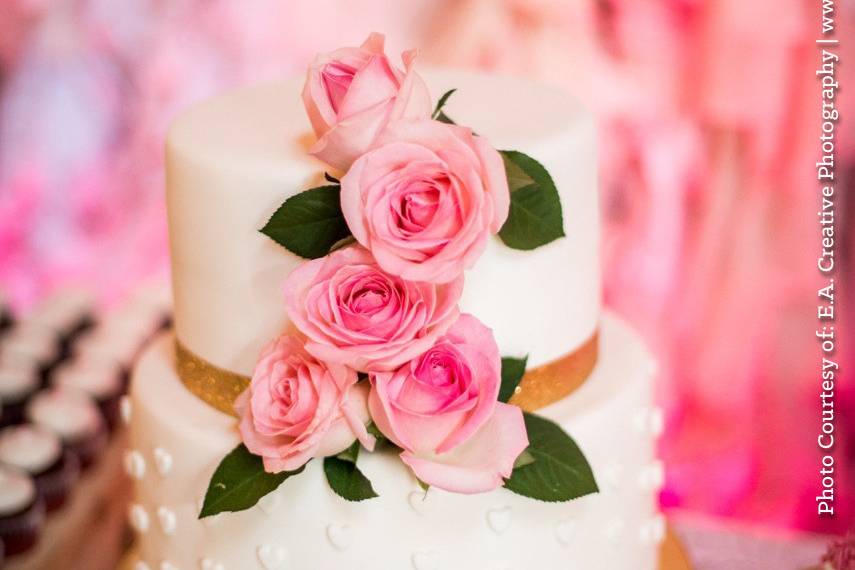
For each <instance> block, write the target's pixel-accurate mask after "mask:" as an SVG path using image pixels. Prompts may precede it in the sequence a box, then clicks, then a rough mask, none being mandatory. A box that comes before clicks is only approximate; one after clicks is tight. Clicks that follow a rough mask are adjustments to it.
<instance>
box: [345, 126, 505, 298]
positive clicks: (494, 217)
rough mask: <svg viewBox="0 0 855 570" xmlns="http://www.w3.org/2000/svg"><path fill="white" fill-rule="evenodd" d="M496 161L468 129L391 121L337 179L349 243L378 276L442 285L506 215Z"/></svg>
mask: <svg viewBox="0 0 855 570" xmlns="http://www.w3.org/2000/svg"><path fill="white" fill-rule="evenodd" d="M509 203H510V194H509V192H508V182H507V178H506V176H505V167H504V164H503V163H502V157H501V156H500V155H499V153H498V152H496V150H495V149H494V148H493V147H491V146H490V144H489V143H487V141H485V140H484V139H482V138H480V137H476V136H474V135H473V134H472V131H470V130H469V129H467V128H464V127H458V126H456V125H448V124H445V123H441V122H439V121H431V120H405V121H397V122H395V123H390V125H389V126H388V127H387V128H386V130H385V131H384V132H383V133H382V134H381V135H380V136H379V137H378V140H377V143H376V145H375V147H374V148H373V149H372V150H370V151H368V152H367V153H366V154H364V155H362V156H361V157H360V158H358V159H357V160H356V162H354V163H353V166H352V167H351V168H350V170H349V171H348V173H347V175H346V176H344V177H343V178H342V180H341V205H342V211H343V212H344V217H345V219H346V220H347V225H348V226H349V227H350V231H351V232H352V233H353V236H354V237H355V238H356V240H357V241H358V242H359V243H361V244H362V245H364V246H365V247H367V248H368V249H369V250H371V253H372V254H373V255H374V257H375V259H376V260H377V263H378V264H379V265H380V267H382V268H383V270H384V271H386V272H388V273H391V274H393V275H399V276H400V277H402V278H404V279H409V280H413V281H430V282H432V283H446V282H449V281H452V280H454V279H456V278H457V277H458V276H459V275H460V274H461V273H463V270H464V269H468V268H470V267H472V265H474V264H475V262H476V261H477V260H478V258H479V257H480V255H481V254H482V253H483V252H484V248H485V247H486V245H487V238H488V237H489V236H490V235H491V234H495V233H497V232H498V231H499V230H500V229H501V227H502V224H504V223H505V220H506V219H507V217H508V208H509Z"/></svg>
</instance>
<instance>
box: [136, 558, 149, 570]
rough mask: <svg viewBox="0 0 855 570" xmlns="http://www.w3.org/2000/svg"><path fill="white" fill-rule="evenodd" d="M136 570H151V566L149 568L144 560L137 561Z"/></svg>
mask: <svg viewBox="0 0 855 570" xmlns="http://www.w3.org/2000/svg"><path fill="white" fill-rule="evenodd" d="M134 570H151V566H149V565H148V564H146V563H145V562H143V561H142V560H137V561H136V563H135V564H134Z"/></svg>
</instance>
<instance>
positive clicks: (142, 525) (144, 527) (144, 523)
mask: <svg viewBox="0 0 855 570" xmlns="http://www.w3.org/2000/svg"><path fill="white" fill-rule="evenodd" d="M128 520H129V521H130V523H131V526H132V527H134V530H136V531H137V532H138V533H140V534H143V533H145V532H147V531H148V527H149V520H148V513H147V512H146V510H145V508H144V507H143V506H142V505H139V504H133V505H131V507H130V509H129V510H128Z"/></svg>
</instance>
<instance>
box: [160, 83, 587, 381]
mask: <svg viewBox="0 0 855 570" xmlns="http://www.w3.org/2000/svg"><path fill="white" fill-rule="evenodd" d="M425 79H426V81H427V83H428V86H429V87H430V89H431V92H432V93H433V95H434V97H438V96H439V94H441V93H443V92H444V91H445V90H446V89H451V88H457V92H456V93H455V94H454V96H453V97H452V98H451V99H450V101H449V104H448V106H447V107H446V110H447V112H448V113H449V114H450V115H451V116H452V117H454V119H455V120H457V121H458V122H459V123H460V124H464V125H467V126H470V127H471V128H473V129H474V130H475V132H476V133H478V134H480V135H483V136H485V137H486V139H487V140H489V141H490V143H491V144H492V145H493V146H495V147H496V148H497V149H508V148H510V149H516V150H520V151H522V152H525V153H527V154H529V155H530V156H532V157H533V158H535V159H537V160H538V161H540V162H541V163H542V164H543V165H544V166H545V167H546V168H547V170H548V171H549V172H550V173H551V175H552V177H553V179H554V181H555V184H556V186H557V188H558V191H559V195H560V200H561V204H562V207H563V213H564V218H563V223H564V232H565V234H566V237H564V238H561V239H558V240H556V241H554V242H552V243H550V244H548V245H546V246H544V247H540V248H538V249H536V250H533V251H519V250H513V249H510V248H509V247H507V246H505V245H504V244H503V243H502V242H501V241H500V240H499V238H498V237H493V238H491V239H490V240H489V243H488V246H487V249H486V251H485V252H484V254H483V256H482V257H481V258H480V260H479V261H478V262H477V264H476V265H475V267H474V268H473V269H472V270H470V271H468V272H467V273H466V287H465V288H464V295H463V298H462V300H461V309H462V310H463V311H464V312H469V313H472V314H474V315H475V316H476V317H478V318H479V319H480V320H481V321H482V322H484V323H485V324H486V325H487V326H489V327H490V328H492V329H493V331H494V333H495V336H496V340H497V342H498V345H499V348H500V350H501V351H502V354H504V355H515V356H522V355H525V354H528V355H529V360H528V364H529V366H530V367H536V366H539V365H541V364H544V363H546V362H549V361H552V360H555V359H557V358H559V357H561V356H563V355H565V354H566V353H568V352H571V351H573V350H575V349H577V348H578V347H580V346H582V345H583V344H584V343H585V342H586V341H588V340H589V339H590V338H591V337H592V335H593V334H594V332H595V329H596V325H597V322H598V318H599V313H600V277H599V276H600V267H599V260H598V247H599V227H598V219H599V213H598V207H597V185H596V142H595V129H594V121H593V119H592V117H591V115H590V114H589V113H587V112H586V111H585V110H584V109H583V108H582V107H581V106H580V105H579V104H578V103H577V102H576V101H575V100H574V99H572V98H571V97H569V96H567V95H566V94H564V93H562V92H560V91H557V90H554V89H551V88H548V87H544V86H542V85H538V84H536V83H531V82H527V81H524V80H521V79H518V78H510V77H500V76H487V75H479V74H473V73H463V72H435V73H426V74H425ZM301 85H302V81H301V80H300V79H297V80H292V81H288V82H283V83H272V84H268V85H261V86H257V87H252V88H247V89H242V90H238V91H235V92H232V93H228V94H226V95H223V96H219V97H216V98H214V99H212V100H209V101H206V102H204V103H202V104H200V105H197V106H195V107H193V108H191V109H190V110H189V111H187V112H186V113H184V114H183V115H182V116H181V117H179V118H178V119H177V120H176V121H175V123H174V125H173V127H172V129H171V131H170V133H169V137H168V143H167V156H166V158H167V202H168V210H169V211H168V214H169V232H170V247H171V254H172V270H173V271H172V274H173V291H174V295H175V327H176V333H177V336H178V339H179V340H180V341H181V342H182V343H183V344H184V346H186V347H187V348H188V349H189V350H190V351H192V352H193V353H195V354H196V355H198V356H200V357H202V358H203V359H205V360H207V361H208V362H210V363H212V364H214V365H216V366H218V367H220V368H224V369H226V370H229V371H232V372H237V373H240V374H244V375H249V374H251V372H252V369H253V366H254V364H255V361H256V359H257V358H258V355H259V352H260V350H261V348H262V347H263V346H264V345H265V344H266V343H267V342H269V341H270V340H271V339H273V338H274V337H276V336H277V335H278V334H280V333H281V332H282V330H283V329H284V328H285V326H286V324H287V320H286V316H285V312H284V310H283V292H282V284H283V281H284V280H285V278H286V276H287V275H288V274H289V273H290V272H291V271H293V269H294V268H295V267H297V266H298V265H299V264H300V263H302V262H303V260H301V259H300V258H298V257H297V256H295V255H293V254H291V253H290V252H288V251H286V250H285V249H284V248H282V247H280V246H279V245H277V244H276V243H274V242H273V241H272V240H270V239H269V238H267V237H266V236H264V235H262V234H261V233H260V232H259V229H260V228H262V227H263V226H264V224H265V223H266V221H267V220H268V219H269V217H270V216H271V214H273V212H274V211H276V209H277V208H278V207H279V206H280V204H282V202H283V201H284V200H285V199H287V198H288V197H290V196H293V195H294V194H296V193H297V192H300V191H302V190H305V189H308V188H311V187H313V186H319V185H322V184H324V179H323V173H324V168H325V166H324V165H323V164H322V163H321V162H319V161H317V160H315V159H313V158H312V157H311V156H309V155H308V154H307V149H308V147H309V146H310V145H311V143H312V142H313V137H312V136H311V134H310V133H311V129H310V127H309V123H308V120H307V118H306V114H305V111H304V109H303V105H302V102H301V100H300V88H301ZM486 101H489V104H485V102H486ZM335 174H336V175H339V176H340V173H335Z"/></svg>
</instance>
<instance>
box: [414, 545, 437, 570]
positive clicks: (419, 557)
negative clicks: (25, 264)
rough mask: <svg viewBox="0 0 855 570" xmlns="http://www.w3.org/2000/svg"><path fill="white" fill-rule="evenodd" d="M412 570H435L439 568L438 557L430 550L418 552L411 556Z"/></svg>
mask: <svg viewBox="0 0 855 570" xmlns="http://www.w3.org/2000/svg"><path fill="white" fill-rule="evenodd" d="M413 568H414V569H415V570H437V568H439V555H438V554H437V553H436V552H434V551H432V550H420V551H418V552H416V553H414V554H413Z"/></svg>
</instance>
